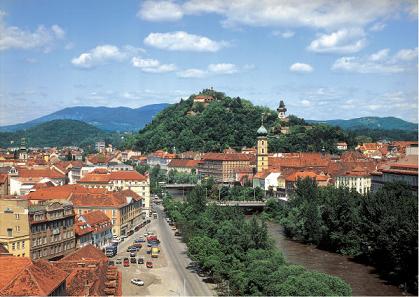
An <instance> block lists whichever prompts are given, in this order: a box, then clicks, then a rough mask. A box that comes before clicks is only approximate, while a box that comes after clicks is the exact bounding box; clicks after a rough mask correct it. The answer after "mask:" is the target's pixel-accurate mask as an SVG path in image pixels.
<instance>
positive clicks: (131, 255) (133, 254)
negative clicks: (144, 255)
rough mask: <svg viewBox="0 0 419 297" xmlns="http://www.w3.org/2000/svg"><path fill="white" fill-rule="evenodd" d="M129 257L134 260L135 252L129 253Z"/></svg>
mask: <svg viewBox="0 0 419 297" xmlns="http://www.w3.org/2000/svg"><path fill="white" fill-rule="evenodd" d="M129 256H130V257H131V258H132V257H134V258H135V256H137V253H136V252H131V253H129Z"/></svg>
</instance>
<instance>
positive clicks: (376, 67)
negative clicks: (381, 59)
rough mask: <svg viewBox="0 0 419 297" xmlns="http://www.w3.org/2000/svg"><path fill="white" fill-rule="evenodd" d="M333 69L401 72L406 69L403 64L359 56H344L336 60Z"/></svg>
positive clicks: (358, 71)
mask: <svg viewBox="0 0 419 297" xmlns="http://www.w3.org/2000/svg"><path fill="white" fill-rule="evenodd" d="M332 70H342V71H346V72H357V73H363V74H366V73H383V74H384V73H400V72H403V71H405V69H404V68H403V67H402V66H401V65H397V64H388V63H376V62H371V61H366V60H364V59H360V58H357V57H342V58H339V59H337V60H336V61H335V63H334V64H333V66H332Z"/></svg>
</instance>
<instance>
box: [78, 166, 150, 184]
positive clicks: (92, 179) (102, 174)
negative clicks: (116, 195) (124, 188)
mask: <svg viewBox="0 0 419 297" xmlns="http://www.w3.org/2000/svg"><path fill="white" fill-rule="evenodd" d="M113 180H135V181H144V180H147V177H146V176H144V175H142V174H140V173H138V172H137V171H134V170H130V171H112V172H110V173H109V172H108V171H107V170H106V169H105V170H103V169H96V170H94V171H93V172H91V173H88V174H86V175H85V176H83V178H81V179H80V180H79V182H80V183H101V184H107V183H109V182H111V181H113Z"/></svg>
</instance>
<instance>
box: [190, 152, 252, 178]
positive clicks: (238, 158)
mask: <svg viewBox="0 0 419 297" xmlns="http://www.w3.org/2000/svg"><path fill="white" fill-rule="evenodd" d="M254 158H255V157H254V156H252V155H249V154H239V153H231V154H224V153H207V154H205V155H204V156H203V157H202V160H201V161H202V162H200V163H199V164H198V174H199V175H200V176H201V178H208V177H213V178H214V179H215V181H216V182H218V183H234V181H235V180H236V171H237V169H244V168H250V167H251V161H252V160H254Z"/></svg>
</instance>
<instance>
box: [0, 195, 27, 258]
mask: <svg viewBox="0 0 419 297" xmlns="http://www.w3.org/2000/svg"><path fill="white" fill-rule="evenodd" d="M0 243H1V244H3V245H4V247H5V248H7V249H8V250H9V253H10V254H12V255H13V256H17V257H30V230H29V216H28V201H27V200H25V199H24V198H22V197H19V196H0Z"/></svg>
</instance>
